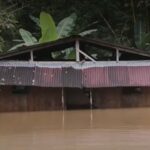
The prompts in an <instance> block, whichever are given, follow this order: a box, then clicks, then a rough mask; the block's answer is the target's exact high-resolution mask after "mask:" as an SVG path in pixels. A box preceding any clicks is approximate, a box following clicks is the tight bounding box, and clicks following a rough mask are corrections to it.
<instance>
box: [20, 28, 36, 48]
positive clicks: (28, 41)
mask: <svg viewBox="0 0 150 150" xmlns="http://www.w3.org/2000/svg"><path fill="white" fill-rule="evenodd" d="M19 32H20V35H21V37H22V39H23V41H24V43H25V45H26V46H30V45H33V44H35V43H36V42H37V39H36V38H35V37H34V36H32V34H31V33H30V32H29V31H27V30H25V29H19Z"/></svg>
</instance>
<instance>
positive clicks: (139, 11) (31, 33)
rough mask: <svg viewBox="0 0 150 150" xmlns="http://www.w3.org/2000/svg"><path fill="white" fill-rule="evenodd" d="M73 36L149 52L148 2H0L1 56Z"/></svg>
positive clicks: (149, 3)
mask: <svg viewBox="0 0 150 150" xmlns="http://www.w3.org/2000/svg"><path fill="white" fill-rule="evenodd" d="M95 31H96V32H95ZM74 34H80V35H83V36H91V37H94V38H100V39H103V40H105V41H109V42H111V43H117V44H121V45H126V46H130V47H137V48H140V49H143V50H147V51H149V50H150V1H149V0H144V1H143V0H138V1H135V0H123V1H119V0H116V1H113V0H101V1H99V0H93V1H87V0H83V1H82V3H81V2H80V1H73V0H70V1H67V0H56V1H55V2H54V1H53V2H52V1H48V0H44V1H43V0H39V1H38V2H37V1H35V0H30V1H25V0H23V1H22V0H6V1H2V0H0V51H1V52H3V51H7V50H14V49H15V48H17V47H20V46H23V45H26V46H29V45H33V44H36V43H43V42H48V41H53V40H57V39H59V38H63V37H67V36H70V35H74ZM71 55H72V54H70V56H71Z"/></svg>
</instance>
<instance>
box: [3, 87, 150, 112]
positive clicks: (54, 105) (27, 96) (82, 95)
mask: <svg viewBox="0 0 150 150" xmlns="http://www.w3.org/2000/svg"><path fill="white" fill-rule="evenodd" d="M92 97H93V108H129V107H149V106H150V88H146V87H145V88H99V89H92ZM64 99H65V108H66V109H85V108H90V98H89V90H88V89H77V88H73V89H72V88H66V89H64ZM40 110H62V89H61V88H40V87H29V89H28V91H27V92H25V93H22V94H21V93H20V94H18V93H15V92H13V90H12V87H11V86H1V87H0V112H12V111H40Z"/></svg>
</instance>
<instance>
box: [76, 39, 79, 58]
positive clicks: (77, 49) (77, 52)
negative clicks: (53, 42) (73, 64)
mask: <svg viewBox="0 0 150 150" xmlns="http://www.w3.org/2000/svg"><path fill="white" fill-rule="evenodd" d="M75 49H76V61H80V53H79V50H80V43H79V41H78V40H76V43H75Z"/></svg>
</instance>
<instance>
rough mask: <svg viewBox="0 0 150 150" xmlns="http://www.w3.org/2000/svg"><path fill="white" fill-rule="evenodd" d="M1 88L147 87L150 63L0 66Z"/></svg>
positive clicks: (148, 84) (5, 64)
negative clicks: (10, 86) (12, 86)
mask: <svg viewBox="0 0 150 150" xmlns="http://www.w3.org/2000/svg"><path fill="white" fill-rule="evenodd" d="M27 64H28V65H27ZM139 64H140V65H139ZM144 64H145V65H144ZM26 65H27V66H28V67H27V66H26ZM54 66H55V67H54ZM0 85H23V86H40V87H78V88H83V87H86V88H98V87H130V86H131V87H132V86H150V62H148V61H147V63H145V62H141V63H140V62H119V63H116V65H115V62H112V64H111V63H110V62H109V63H108V62H107V63H104V62H96V63H93V62H85V63H82V64H81V63H74V62H72V63H70V65H69V63H66V65H65V63H64V64H61V63H55V65H54V64H53V65H50V64H48V63H37V62H33V63H28V62H24V63H23V62H20V63H17V65H14V64H13V63H10V62H9V63H8V62H6V63H5V62H3V63H1V64H0Z"/></svg>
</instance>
